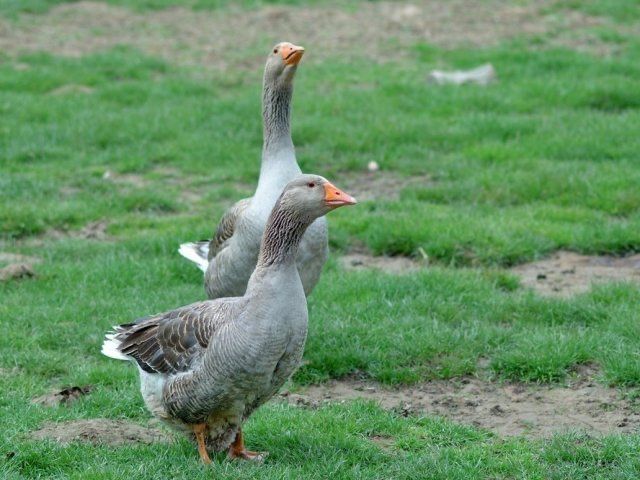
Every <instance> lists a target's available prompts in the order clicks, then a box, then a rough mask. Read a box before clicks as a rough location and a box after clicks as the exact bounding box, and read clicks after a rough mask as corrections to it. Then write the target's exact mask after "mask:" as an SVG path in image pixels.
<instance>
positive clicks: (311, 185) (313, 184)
mask: <svg viewBox="0 0 640 480" xmlns="http://www.w3.org/2000/svg"><path fill="white" fill-rule="evenodd" d="M315 186H316V184H315V183H313V182H309V183H307V187H309V188H313V187H315Z"/></svg>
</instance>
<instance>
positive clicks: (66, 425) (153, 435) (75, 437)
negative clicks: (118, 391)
mask: <svg viewBox="0 0 640 480" xmlns="http://www.w3.org/2000/svg"><path fill="white" fill-rule="evenodd" d="M31 437H32V438H33V439H36V440H43V439H50V440H55V441H56V442H58V443H62V444H67V443H71V442H87V443H92V444H94V445H111V446H117V445H125V444H136V443H142V444H147V445H148V444H151V443H156V442H167V441H169V437H168V436H167V435H166V434H165V433H164V432H163V431H162V430H159V429H157V428H154V427H148V426H143V425H139V424H137V423H133V422H129V421H126V420H109V419H106V418H93V419H89V420H72V421H69V422H62V423H46V424H45V425H44V426H43V427H42V428H40V429H39V430H36V431H34V432H32V434H31Z"/></svg>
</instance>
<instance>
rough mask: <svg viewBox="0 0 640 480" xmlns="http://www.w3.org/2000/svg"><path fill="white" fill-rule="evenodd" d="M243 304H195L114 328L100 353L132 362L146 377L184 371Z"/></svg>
mask: <svg viewBox="0 0 640 480" xmlns="http://www.w3.org/2000/svg"><path fill="white" fill-rule="evenodd" d="M245 302H246V301H245V300H244V299H243V298H222V299H217V300H211V301H206V302H198V303H194V304H192V305H188V306H186V307H182V308H179V309H177V310H172V311H170V312H166V313H162V314H160V315H155V316H151V317H146V318H142V319H139V320H137V321H136V322H135V323H129V324H125V325H120V326H117V327H115V328H114V333H113V334H110V335H107V340H106V341H105V343H104V345H103V353H105V354H107V355H108V356H114V355H109V353H113V352H115V353H116V354H117V353H120V354H121V355H122V356H124V357H125V358H127V357H128V358H133V359H134V360H135V361H136V362H137V363H138V365H139V366H140V368H142V369H143V370H144V371H146V372H149V373H169V374H170V373H178V372H184V371H187V370H188V369H189V368H190V367H191V366H192V365H193V364H194V362H195V361H197V360H198V359H200V358H201V357H202V355H203V354H204V352H205V350H206V349H207V346H208V345H209V343H210V341H211V339H212V338H214V337H215V335H216V333H217V332H218V331H219V330H220V328H221V327H222V326H223V325H225V324H226V323H228V322H229V321H232V320H233V319H234V318H236V317H237V315H238V314H239V313H240V311H241V310H242V308H243V307H244V305H245Z"/></svg>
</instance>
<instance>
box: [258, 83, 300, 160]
mask: <svg viewBox="0 0 640 480" xmlns="http://www.w3.org/2000/svg"><path fill="white" fill-rule="evenodd" d="M292 96H293V82H280V83H274V82H272V81H269V80H267V79H266V78H265V80H264V85H263V90H262V121H263V123H262V125H263V139H264V141H263V145H262V153H263V160H264V161H268V160H270V159H277V158H278V155H277V154H278V152H281V151H282V150H291V151H293V141H292V140H291V97H292Z"/></svg>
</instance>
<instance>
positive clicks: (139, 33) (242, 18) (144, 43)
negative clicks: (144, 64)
mask: <svg viewBox="0 0 640 480" xmlns="http://www.w3.org/2000/svg"><path fill="white" fill-rule="evenodd" d="M543 7H544V5H541V4H539V3H537V2H529V3H526V4H520V5H513V4H512V3H510V2H500V1H498V0H488V1H482V2H477V1H471V0H451V1H447V2H441V1H437V0H425V1H421V2H415V3H397V2H361V3H358V4H357V5H353V4H350V3H346V2H344V3H341V2H337V3H336V4H334V5H319V6H312V7H309V6H304V7H303V6H266V7H263V8H258V9H251V10H243V9H239V8H231V9H224V10H213V11H202V10H198V11H194V10H191V9H186V8H169V9H165V10H160V11H150V12H142V13H136V12H134V11H132V10H129V9H126V8H123V7H117V6H111V5H108V4H106V3H99V2H90V1H84V2H74V3H65V4H62V5H59V6H57V7H54V8H52V9H51V10H50V11H49V12H48V13H47V14H43V15H23V16H21V17H20V19H19V21H17V22H16V21H10V20H6V19H0V50H1V51H4V52H7V53H9V54H14V55H15V54H19V53H23V52H33V51H43V50H44V51H48V52H51V53H54V54H59V55H68V56H80V55H84V54H87V53H91V52H95V51H98V50H104V49H107V48H110V47H113V46H116V45H121V44H127V45H132V46H134V47H135V48H138V49H140V50H142V51H143V52H146V53H148V54H151V55H155V56H160V57H162V58H165V59H167V60H168V61H170V62H174V63H178V64H187V65H202V66H207V67H213V68H216V69H225V68H227V67H228V66H233V67H235V68H238V67H241V68H243V67H244V68H256V67H259V66H261V64H262V63H263V61H264V58H263V57H264V55H262V54H261V55H258V56H256V55H255V52H263V53H266V52H267V51H268V50H267V49H268V48H269V46H271V45H272V44H275V43H276V42H278V41H282V40H290V41H293V42H296V43H301V44H303V45H305V46H307V47H308V50H309V54H308V60H310V61H318V60H321V59H326V58H340V60H341V61H344V60H349V59H351V58H354V57H362V56H364V57H367V58H370V59H372V60H373V61H377V62H379V61H384V60H390V59H391V60H397V59H399V58H402V57H407V56H410V55H411V54H412V53H411V51H410V50H409V49H406V48H404V47H406V46H408V45H413V44H415V43H416V42H418V41H426V42H429V43H432V44H435V45H441V46H446V47H450V46H457V45H468V44H471V45H490V44H494V43H496V42H498V41H500V40H502V39H505V38H510V37H514V36H520V35H523V34H524V35H527V34H529V35H531V34H533V35H545V34H554V35H556V36H558V37H560V38H562V37H563V36H564V35H565V32H573V35H574V36H575V35H576V33H575V32H579V31H581V29H583V28H585V27H589V26H592V25H600V24H603V23H605V22H606V20H605V19H602V18H600V17H593V16H588V15H585V14H582V13H579V12H575V11H574V12H570V13H569V12H568V13H567V14H557V13H555V14H548V13H545V11H544V10H543ZM238 32H242V34H241V35H239V34H238ZM600 43H602V42H600ZM585 44H586V42H585Z"/></svg>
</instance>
